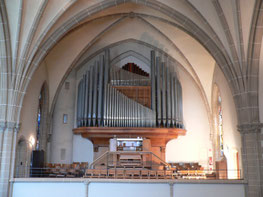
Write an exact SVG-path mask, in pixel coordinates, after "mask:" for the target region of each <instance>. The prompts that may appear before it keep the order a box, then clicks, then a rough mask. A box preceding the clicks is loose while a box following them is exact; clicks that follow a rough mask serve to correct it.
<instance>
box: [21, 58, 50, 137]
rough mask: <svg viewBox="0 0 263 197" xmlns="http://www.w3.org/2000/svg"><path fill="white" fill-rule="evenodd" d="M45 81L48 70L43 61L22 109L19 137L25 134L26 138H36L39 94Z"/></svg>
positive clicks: (29, 87) (34, 76)
mask: <svg viewBox="0 0 263 197" xmlns="http://www.w3.org/2000/svg"><path fill="white" fill-rule="evenodd" d="M45 81H47V71H46V66H45V64H44V63H42V64H41V65H40V66H39V68H38V69H37V70H36V72H35V74H34V75H33V77H32V79H31V83H30V84H29V86H28V88H27V92H26V95H25V98H24V101H23V107H22V110H21V128H20V131H19V133H18V139H19V138H20V136H24V137H25V139H26V140H29V138H30V137H31V136H32V137H34V139H36V132H37V131H36V130H37V113H38V105H39V95H40V91H41V88H42V85H43V84H44V82H45Z"/></svg>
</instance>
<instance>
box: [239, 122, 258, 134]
mask: <svg viewBox="0 0 263 197" xmlns="http://www.w3.org/2000/svg"><path fill="white" fill-rule="evenodd" d="M262 127H263V123H260V122H258V123H246V124H239V125H237V130H238V131H239V132H240V133H241V134H247V133H259V132H260V129H261V128H262Z"/></svg>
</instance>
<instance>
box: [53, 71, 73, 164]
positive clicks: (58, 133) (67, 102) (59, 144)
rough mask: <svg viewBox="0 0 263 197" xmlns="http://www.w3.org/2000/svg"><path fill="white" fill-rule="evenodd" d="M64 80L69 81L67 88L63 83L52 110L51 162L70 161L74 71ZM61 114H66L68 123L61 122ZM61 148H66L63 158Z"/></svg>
mask: <svg viewBox="0 0 263 197" xmlns="http://www.w3.org/2000/svg"><path fill="white" fill-rule="evenodd" d="M65 82H70V87H69V90H67V89H65V83H63V85H62V87H61V90H60V92H59V94H58V98H57V101H56V104H55V108H54V112H53V122H52V138H51V159H50V162H51V163H72V146H73V131H72V129H73V128H74V107H75V73H74V72H72V73H71V74H70V75H69V76H68V77H67V79H66V81H65ZM63 114H68V123H67V124H64V123H63ZM61 149H65V150H66V154H65V160H62V159H61Z"/></svg>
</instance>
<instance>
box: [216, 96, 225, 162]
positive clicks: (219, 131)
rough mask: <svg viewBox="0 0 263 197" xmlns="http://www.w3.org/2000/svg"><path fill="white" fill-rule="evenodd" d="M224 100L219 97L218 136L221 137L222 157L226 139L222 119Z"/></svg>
mask: <svg viewBox="0 0 263 197" xmlns="http://www.w3.org/2000/svg"><path fill="white" fill-rule="evenodd" d="M221 102H222V98H221V96H220V95H218V105H217V109H218V114H217V115H218V135H219V149H220V156H221V157H222V156H223V155H224V143H223V142H224V138H223V117H222V104H221Z"/></svg>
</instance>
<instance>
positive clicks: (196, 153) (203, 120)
mask: <svg viewBox="0 0 263 197" xmlns="http://www.w3.org/2000/svg"><path fill="white" fill-rule="evenodd" d="M178 71H179V77H180V82H181V85H182V91H183V117H184V125H185V129H186V135H185V136H180V137H178V138H177V139H174V140H171V141H170V142H169V143H168V144H167V147H166V161H167V162H199V163H200V164H201V165H202V166H203V167H204V168H205V169H208V151H209V148H211V141H210V127H209V122H208V114H207V112H206V108H205V105H204V102H203V100H202V98H201V94H200V91H199V90H198V88H197V86H196V85H195V84H194V83H193V80H192V79H191V78H190V77H189V75H187V74H186V73H185V72H184V71H182V70H180V69H178Z"/></svg>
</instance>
